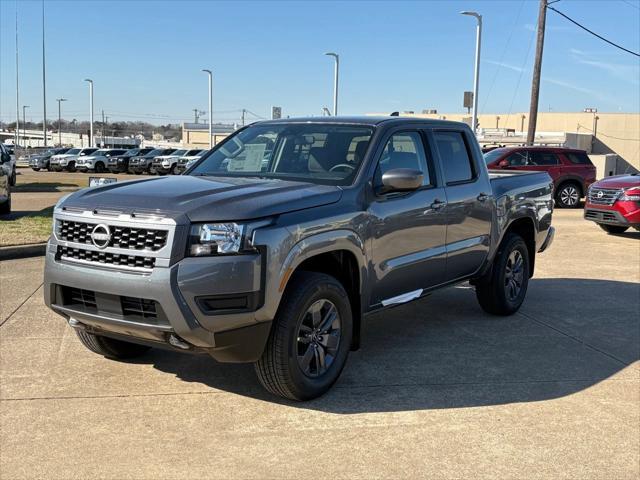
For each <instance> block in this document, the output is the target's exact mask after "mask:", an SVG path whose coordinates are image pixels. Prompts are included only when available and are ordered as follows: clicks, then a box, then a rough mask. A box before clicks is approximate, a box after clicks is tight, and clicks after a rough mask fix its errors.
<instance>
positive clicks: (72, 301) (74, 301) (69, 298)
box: [64, 287, 98, 310]
mask: <svg viewBox="0 0 640 480" xmlns="http://www.w3.org/2000/svg"><path fill="white" fill-rule="evenodd" d="M64 304H65V305H75V306H81V307H84V308H85V309H89V310H95V309H96V308H97V306H98V304H97V303H96V294H95V292H92V291H91V290H83V289H82V288H73V287H68V288H66V289H65V290H64Z"/></svg>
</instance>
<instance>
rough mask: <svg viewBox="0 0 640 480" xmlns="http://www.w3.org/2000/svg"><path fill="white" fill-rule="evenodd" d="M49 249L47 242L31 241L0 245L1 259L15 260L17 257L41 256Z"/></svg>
mask: <svg viewBox="0 0 640 480" xmlns="http://www.w3.org/2000/svg"><path fill="white" fill-rule="evenodd" d="M46 251H47V244H46V243H31V244H29V245H14V246H11V247H0V260H14V259H16V258H28V257H41V256H43V255H44V254H45V253H46Z"/></svg>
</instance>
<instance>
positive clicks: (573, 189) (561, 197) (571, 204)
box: [556, 182, 582, 208]
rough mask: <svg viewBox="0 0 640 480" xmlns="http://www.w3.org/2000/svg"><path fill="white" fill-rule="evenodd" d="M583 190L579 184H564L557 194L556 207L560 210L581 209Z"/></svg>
mask: <svg viewBox="0 0 640 480" xmlns="http://www.w3.org/2000/svg"><path fill="white" fill-rule="evenodd" d="M581 190H582V189H581V188H580V186H579V185H578V184H577V183H574V182H567V183H563V184H562V185H560V188H558V191H557V192H556V206H557V207H558V208H578V207H580V198H581V197H582V194H581Z"/></svg>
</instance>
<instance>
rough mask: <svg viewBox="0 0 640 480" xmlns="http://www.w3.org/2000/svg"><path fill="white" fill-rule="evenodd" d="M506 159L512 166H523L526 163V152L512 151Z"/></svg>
mask: <svg viewBox="0 0 640 480" xmlns="http://www.w3.org/2000/svg"><path fill="white" fill-rule="evenodd" d="M507 160H508V161H509V165H510V166H512V167H524V166H525V165H526V164H527V152H516V153H512V154H511V155H509V156H508V157H507Z"/></svg>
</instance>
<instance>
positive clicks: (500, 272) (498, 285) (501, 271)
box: [476, 233, 530, 315]
mask: <svg viewBox="0 0 640 480" xmlns="http://www.w3.org/2000/svg"><path fill="white" fill-rule="evenodd" d="M518 258H520V259H521V260H522V263H521V267H520V269H518V270H517V276H514V273H515V272H513V270H514V269H512V268H511V266H512V265H513V264H514V263H516V264H517V263H518ZM529 265H530V261H529V251H528V249H527V245H526V244H525V243H524V240H523V239H522V237H521V236H520V235H516V234H514V233H509V234H507V236H506V237H505V239H504V240H503V242H502V244H501V245H500V247H499V249H498V253H497V254H496V258H495V259H494V261H493V268H492V269H491V272H490V273H489V274H488V275H487V276H486V277H485V278H482V279H480V280H479V281H478V282H477V284H476V298H477V299H478V303H480V306H481V307H482V309H483V310H484V311H485V312H487V313H491V314H493V315H513V314H514V313H516V312H517V311H518V309H519V308H520V306H521V305H522V302H523V301H524V297H525V295H526V294H527V287H528V285H529V272H530V267H529ZM510 272H511V274H510ZM510 279H511V280H510ZM518 279H519V282H518ZM512 287H513V289H512Z"/></svg>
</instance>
